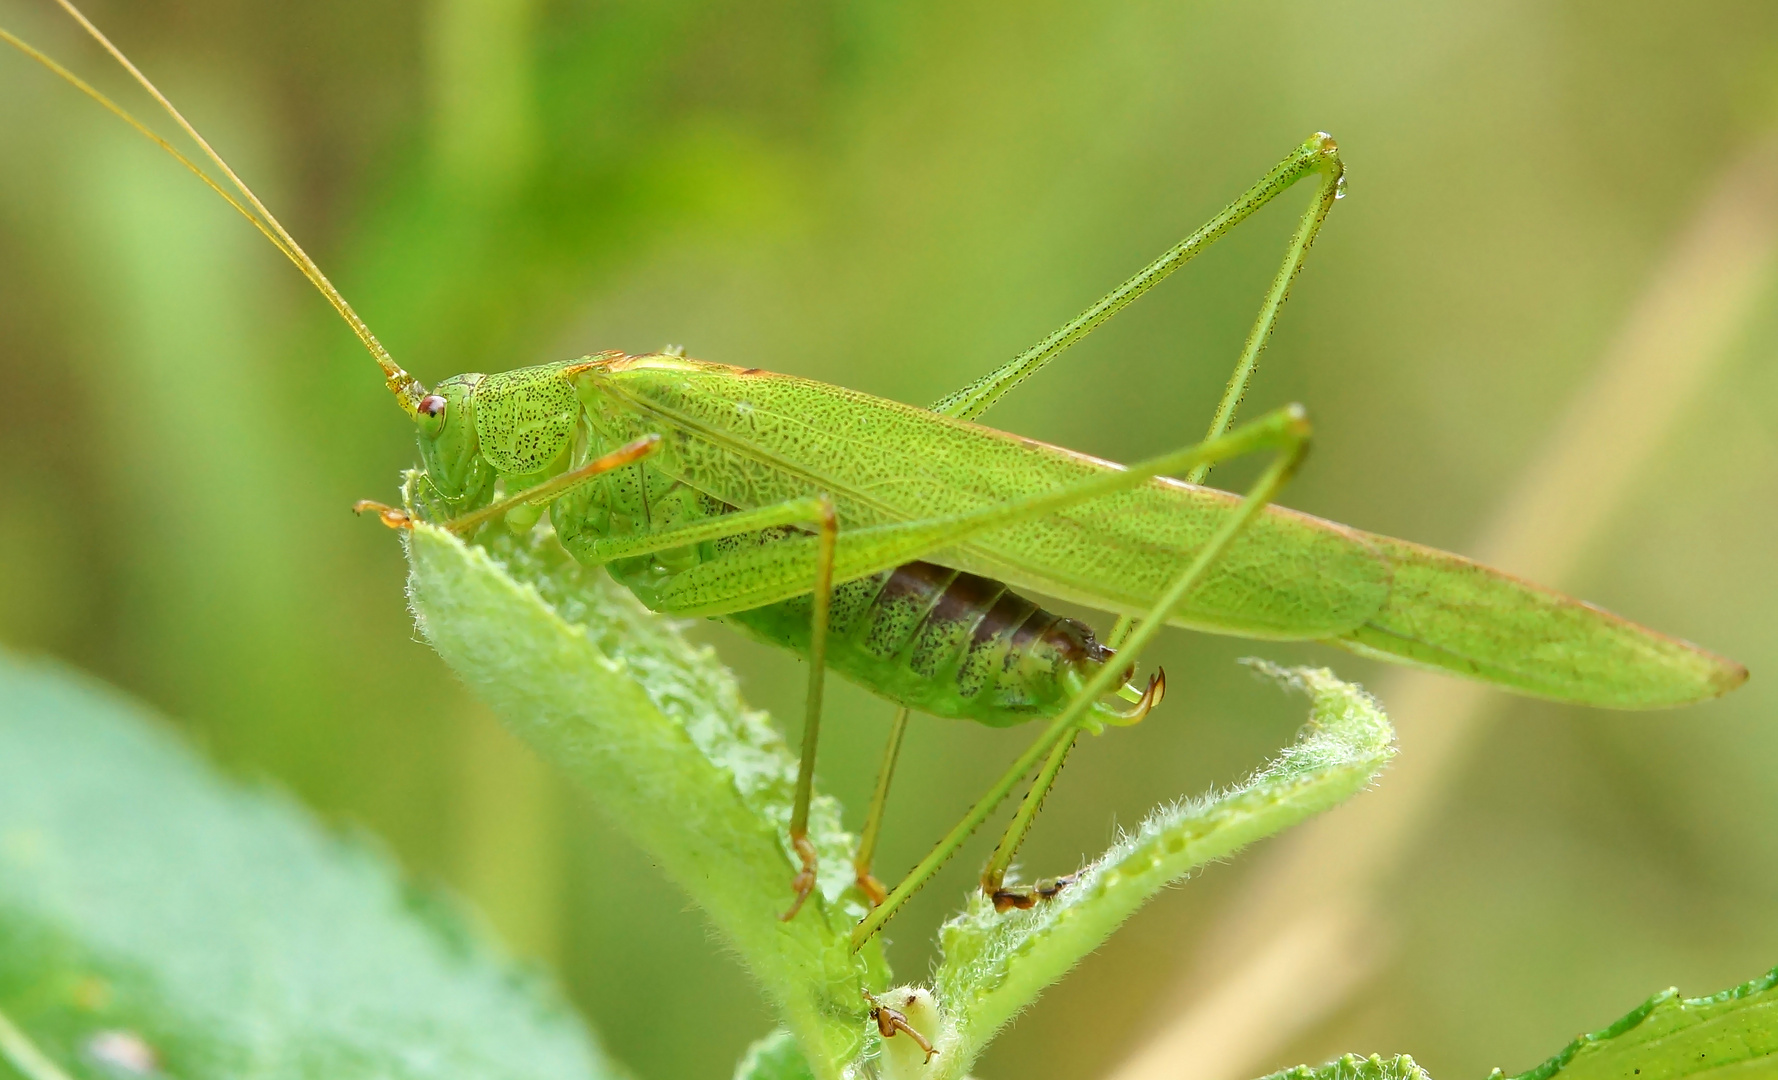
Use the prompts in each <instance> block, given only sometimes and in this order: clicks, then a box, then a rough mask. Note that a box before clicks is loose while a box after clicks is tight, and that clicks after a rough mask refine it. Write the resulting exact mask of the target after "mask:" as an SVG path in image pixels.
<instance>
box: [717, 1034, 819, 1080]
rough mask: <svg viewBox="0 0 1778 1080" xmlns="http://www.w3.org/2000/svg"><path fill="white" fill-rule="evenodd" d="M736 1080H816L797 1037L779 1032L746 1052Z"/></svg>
mask: <svg viewBox="0 0 1778 1080" xmlns="http://www.w3.org/2000/svg"><path fill="white" fill-rule="evenodd" d="M735 1080H815V1074H814V1073H813V1072H812V1071H810V1069H809V1059H807V1058H805V1057H803V1051H802V1048H801V1047H799V1046H798V1045H797V1044H796V1036H794V1035H792V1034H791V1033H790V1032H788V1031H785V1030H784V1029H782V1028H779V1029H778V1030H777V1031H774V1032H772V1033H771V1034H770V1035H767V1036H766V1037H765V1038H763V1039H760V1040H759V1041H757V1042H755V1043H754V1044H753V1045H752V1046H749V1047H748V1048H747V1053H746V1054H745V1055H743V1056H742V1058H741V1061H740V1063H739V1064H738V1065H736V1066H735Z"/></svg>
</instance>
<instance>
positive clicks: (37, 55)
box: [0, 0, 426, 416]
mask: <svg viewBox="0 0 1778 1080" xmlns="http://www.w3.org/2000/svg"><path fill="white" fill-rule="evenodd" d="M56 3H58V4H60V5H61V6H62V8H63V10H65V11H66V12H67V13H68V14H69V15H71V16H73V17H74V20H75V21H76V22H78V23H79V24H80V25H81V28H82V29H84V30H85V31H86V32H87V33H88V34H90V35H91V36H92V38H93V40H94V41H97V42H98V43H99V44H100V45H103V46H104V47H105V51H106V52H108V53H110V54H111V57H112V59H114V60H116V61H117V62H118V63H119V64H121V65H123V69H124V70H125V71H127V72H129V73H130V75H131V77H132V78H134V79H135V80H136V82H138V83H140V84H141V86H142V88H143V89H144V90H146V91H148V93H149V95H150V96H152V97H153V98H154V100H155V101H157V102H159V103H160V106H161V108H163V109H165V110H166V111H167V115H169V116H171V117H172V118H173V120H174V122H175V123H177V124H178V125H179V127H180V129H181V130H183V131H184V132H185V133H186V134H187V135H189V136H190V137H191V139H192V141H193V142H195V143H197V144H198V146H199V147H201V148H202V149H203V151H204V156H206V157H208V158H209V159H210V160H211V161H212V162H214V163H215V164H216V167H217V168H218V169H221V170H222V174H223V175H224V176H225V177H227V178H228V182H229V183H230V184H232V185H233V186H234V188H235V190H236V191H238V192H240V194H241V196H242V198H244V199H245V200H246V202H245V203H243V202H242V201H241V199H237V198H236V197H235V196H234V195H232V194H230V193H229V192H228V190H227V189H226V188H224V187H223V186H222V185H221V184H220V183H218V182H217V181H216V179H215V178H214V177H212V176H211V175H210V174H209V173H207V172H205V171H204V170H203V168H202V167H201V166H199V165H198V163H197V162H195V161H193V160H191V159H190V158H189V157H186V156H185V155H184V154H182V153H180V152H179V150H177V149H176V148H175V147H174V146H173V144H171V143H169V142H168V141H167V140H165V139H163V138H161V137H160V136H159V135H157V134H155V132H154V131H153V129H151V128H149V127H148V125H146V124H144V123H142V121H140V120H137V119H136V118H135V117H134V116H131V115H130V114H129V112H127V111H126V110H125V109H124V108H123V107H122V106H121V105H119V104H117V103H116V102H115V101H112V100H111V99H110V98H108V97H106V96H105V95H104V94H102V93H100V92H99V91H98V90H97V89H96V88H94V87H93V86H92V85H91V84H89V83H88V82H86V80H84V79H82V78H80V76H78V75H76V74H74V73H73V72H72V71H69V70H68V69H67V68H65V67H63V66H62V65H61V64H58V63H56V61H54V60H53V59H51V58H50V57H48V56H46V55H44V53H42V52H41V51H39V50H38V49H36V48H34V47H32V46H31V45H30V44H28V43H27V42H25V41H23V40H22V39H20V38H19V37H18V36H17V35H15V34H13V33H11V32H9V31H7V30H6V29H4V28H0V39H3V40H4V41H5V42H6V43H7V44H8V45H11V46H12V47H13V48H15V49H17V50H19V51H20V52H22V53H24V54H25V55H26V56H29V57H30V58H31V59H33V60H35V61H37V62H38V63H39V64H42V65H43V66H44V67H46V68H48V69H49V70H50V71H52V72H54V73H55V74H56V75H58V76H60V77H61V78H62V79H63V80H65V81H66V82H67V83H68V84H69V85H71V86H73V87H74V88H75V89H77V90H79V91H80V92H81V93H83V94H85V95H86V96H87V97H90V98H92V99H93V100H94V101H96V102H98V103H99V104H100V105H103V106H104V107H105V108H106V109H108V110H110V111H111V112H112V113H113V114H115V115H116V116H117V117H118V118H119V119H121V120H123V122H124V123H126V124H128V125H130V126H131V127H133V128H135V129H136V131H137V132H139V133H140V134H141V135H142V137H143V138H146V139H148V140H149V141H150V142H152V143H154V144H155V145H156V146H158V147H160V148H161V149H162V150H165V151H166V152H167V153H169V154H171V155H173V157H174V158H175V159H176V160H178V162H179V163H180V164H181V165H184V166H185V167H186V168H187V169H190V170H191V171H192V172H193V173H194V174H195V175H196V176H197V178H198V179H199V180H202V181H203V182H204V184H205V185H206V186H208V187H209V188H210V190H211V191H214V192H215V193H216V194H218V195H220V196H222V198H223V199H224V200H226V201H227V202H228V204H229V205H230V206H232V207H234V208H235V209H236V210H237V211H239V212H240V214H241V216H242V217H244V218H246V219H247V220H248V221H250V222H252V223H253V227H254V228H256V229H258V230H259V231H260V233H262V234H263V235H264V236H265V238H266V239H267V240H270V241H271V242H272V246H273V247H275V248H277V249H278V250H279V251H282V252H283V253H284V255H285V256H286V257H287V258H288V259H289V260H290V261H291V262H293V263H295V264H296V268H297V269H298V270H301V271H302V274H303V276H304V277H306V278H308V279H309V282H310V283H311V284H313V285H314V286H315V288H317V289H319V290H320V291H321V295H322V296H325V297H327V302H328V303H330V304H332V305H333V309H334V310H335V311H337V312H339V313H340V318H342V319H344V320H346V325H347V326H350V327H351V328H352V332H353V333H354V334H357V335H358V340H359V341H361V342H363V343H364V347H365V348H366V349H368V350H369V351H370V355H371V358H372V359H374V360H375V361H376V362H377V366H378V367H380V368H382V369H383V380H384V382H386V383H388V385H389V392H390V393H392V394H394V395H395V400H396V402H397V403H398V404H400V405H401V407H402V409H403V410H404V411H405V412H406V413H407V414H408V415H409V416H415V415H417V414H418V410H419V404H420V398H421V397H422V396H424V395H425V393H426V390H425V388H424V387H422V386H421V385H420V383H419V382H418V380H416V379H415V378H414V377H413V376H412V375H409V374H408V373H407V372H406V371H403V370H402V368H401V365H400V364H397V363H396V362H395V358H394V357H393V356H390V355H389V350H388V349H385V348H383V343H382V342H380V341H378V340H377V336H376V335H375V334H373V333H371V331H370V327H369V326H367V325H365V322H364V320H363V319H361V318H359V317H358V313H357V312H356V311H353V310H352V305H351V304H349V303H347V302H346V298H345V297H344V296H341V295H340V291H339V290H338V289H336V288H334V287H333V282H331V281H329V280H327V275H326V274H323V273H322V272H321V268H320V267H319V266H317V265H315V260H313V259H311V258H309V253H308V252H306V251H304V250H303V249H302V245H301V244H298V243H297V242H296V239H295V238H294V237H292V236H291V235H290V234H289V233H288V232H286V231H285V230H284V226H283V225H282V224H280V223H279V222H278V219H277V217H275V216H274V215H273V214H272V212H271V211H270V210H267V209H266V207H265V204H264V203H262V202H260V201H259V196H257V195H255V194H253V189H252V188H250V187H248V186H247V184H246V183H245V182H244V181H243V180H242V179H241V178H240V177H239V176H238V175H236V174H235V171H234V170H233V169H231V168H229V164H228V162H226V161H224V160H223V159H222V155H221V154H218V153H217V152H216V151H215V149H213V148H212V147H211V146H210V143H209V142H208V140H206V139H205V138H204V137H203V136H202V135H200V134H198V129H197V128H195V127H192V126H191V122H190V121H188V120H186V119H185V116H184V114H182V113H181V112H180V111H179V110H178V109H177V108H175V107H174V105H173V103H172V102H171V101H169V100H167V96H166V95H165V94H163V93H161V92H160V89H159V88H158V87H156V86H155V85H154V83H152V82H150V81H149V79H148V76H146V75H144V74H142V72H141V70H140V69H139V68H137V67H136V65H135V64H133V63H131V62H130V58H129V57H127V56H125V55H124V54H123V52H122V50H120V49H119V48H118V47H117V46H116V45H113V44H112V43H111V39H110V38H108V37H106V36H105V35H104V34H103V33H102V32H101V31H100V30H99V28H98V27H96V26H94V25H93V24H92V20H90V19H88V18H87V17H86V16H85V15H84V14H82V13H81V11H80V9H79V8H77V7H75V6H74V5H73V3H71V2H70V0H56Z"/></svg>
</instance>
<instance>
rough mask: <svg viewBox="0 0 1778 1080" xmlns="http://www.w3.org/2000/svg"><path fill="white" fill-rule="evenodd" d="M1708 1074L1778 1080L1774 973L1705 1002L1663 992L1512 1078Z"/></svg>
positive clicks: (1665, 1079) (1661, 1078)
mask: <svg viewBox="0 0 1778 1080" xmlns="http://www.w3.org/2000/svg"><path fill="white" fill-rule="evenodd" d="M1503 1075H1504V1074H1503V1073H1502V1072H1501V1071H1500V1070H1499V1069H1495V1070H1494V1074H1493V1078H1490V1080H1494V1078H1498V1077H1501V1076H1503ZM1705 1076H1709V1077H1718V1076H1721V1077H1727V1076H1734V1077H1736V1078H1737V1080H1751V1078H1753V1077H1766V1076H1778V968H1774V969H1773V970H1771V971H1769V972H1767V973H1766V974H1765V975H1763V976H1761V977H1760V978H1757V979H1754V980H1753V981H1751V982H1748V983H1743V984H1742V985H1740V986H1737V987H1735V988H1734V989H1732V990H1724V991H1723V992H1722V993H1720V994H1713V995H1711V996H1710V997H1702V998H1682V997H1680V996H1679V991H1678V990H1673V989H1669V990H1664V991H1662V992H1661V993H1659V994H1656V995H1655V996H1654V997H1651V998H1649V999H1648V1000H1647V1001H1645V1002H1643V1003H1642V1004H1641V1005H1640V1006H1638V1007H1637V1008H1635V1009H1633V1010H1631V1011H1630V1013H1629V1014H1628V1015H1627V1016H1625V1017H1624V1018H1623V1019H1621V1020H1619V1021H1618V1022H1617V1023H1615V1024H1612V1025H1611V1026H1610V1027H1608V1028H1605V1029H1604V1030H1603V1031H1596V1032H1594V1033H1592V1034H1591V1035H1582V1036H1581V1037H1580V1038H1578V1039H1576V1040H1574V1041H1573V1042H1572V1043H1569V1044H1568V1046H1567V1047H1565V1048H1564V1049H1563V1050H1562V1052H1561V1053H1559V1054H1557V1055H1556V1056H1555V1057H1553V1058H1550V1059H1549V1060H1548V1061H1546V1062H1544V1063H1543V1064H1542V1065H1539V1066H1538V1067H1537V1068H1535V1069H1532V1070H1531V1071H1529V1072H1526V1073H1523V1074H1521V1075H1520V1076H1519V1077H1516V1078H1515V1080H1552V1078H1556V1077H1560V1080H1591V1078H1595V1077H1598V1078H1605V1077H1610V1078H1612V1080H1620V1078H1624V1077H1634V1078H1635V1080H1678V1078H1680V1077H1705Z"/></svg>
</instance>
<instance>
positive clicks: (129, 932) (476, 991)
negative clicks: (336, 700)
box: [0, 653, 618, 1080]
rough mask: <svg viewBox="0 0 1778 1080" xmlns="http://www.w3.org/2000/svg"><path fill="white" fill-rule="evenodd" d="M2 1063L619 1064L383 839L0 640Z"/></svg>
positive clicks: (374, 1067) (29, 1066) (500, 1071)
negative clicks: (330, 823)
mask: <svg viewBox="0 0 1778 1080" xmlns="http://www.w3.org/2000/svg"><path fill="white" fill-rule="evenodd" d="M33 1054H37V1055H41V1059H40V1060H35V1061H34V1060H33ZM0 1060H5V1061H9V1062H10V1063H11V1064H12V1067H13V1068H15V1069H18V1070H19V1071H21V1072H22V1073H23V1074H24V1075H26V1076H29V1077H33V1078H41V1077H49V1076H54V1075H55V1073H54V1072H53V1071H47V1070H49V1069H50V1068H51V1067H50V1066H48V1065H47V1064H46V1063H47V1062H53V1063H54V1064H55V1066H59V1067H60V1068H61V1069H63V1070H66V1071H67V1072H68V1073H70V1074H72V1075H75V1076H80V1077H108V1078H112V1080H115V1078H116V1077H118V1076H125V1075H132V1074H137V1075H139V1074H141V1069H139V1068H138V1069H135V1070H134V1072H133V1073H132V1070H131V1069H130V1068H129V1067H127V1066H128V1065H129V1063H130V1062H131V1061H132V1060H133V1061H134V1062H135V1064H136V1065H142V1064H145V1063H147V1062H149V1061H152V1062H153V1063H154V1064H155V1066H156V1068H157V1071H158V1074H159V1075H165V1076H177V1077H179V1078H181V1080H205V1078H217V1080H221V1078H225V1077H228V1078H233V1077H242V1076H254V1077H259V1078H267V1080H271V1078H278V1080H284V1078H290V1080H295V1078H311V1077H312V1078H317V1080H321V1078H326V1080H349V1078H352V1077H377V1078H397V1077H399V1078H449V1077H465V1078H467V1077H477V1078H499V1077H512V1078H520V1077H526V1078H536V1077H550V1078H561V1080H570V1078H574V1080H599V1078H606V1077H613V1076H616V1075H618V1073H617V1072H616V1071H615V1070H614V1069H613V1068H612V1067H611V1066H610V1065H609V1064H607V1062H606V1061H605V1059H604V1057H603V1056H602V1055H601V1053H600V1052H599V1050H598V1047H597V1046H595V1045H594V1043H593V1041H592V1039H591V1038H590V1037H589V1035H588V1034H587V1031H586V1029H585V1028H584V1027H583V1026H582V1024H581V1023H580V1022H579V1021H578V1020H577V1019H576V1018H575V1016H574V1015H573V1014H572V1013H571V1012H570V1010H569V1009H568V1007H567V1006H566V1005H565V1004H564V1003H563V1001H562V1000H561V998H560V997H558V996H557V995H556V994H555V992H554V991H553V990H552V989H551V988H550V987H549V986H548V985H547V984H546V983H544V981H543V980H541V979H539V978H537V977H534V976H530V975H526V974H524V973H523V972H521V971H520V970H518V969H516V968H515V967H514V966H513V965H512V964H511V963H509V962H507V961H506V960H504V959H503V958H501V957H500V956H499V955H497V954H496V953H495V952H494V950H493V949H492V948H491V947H490V946H489V945H488V944H487V943H486V942H485V941H484V940H483V938H482V936H481V934H480V933H479V932H478V931H477V930H476V929H475V928H474V927H473V926H472V925H470V924H469V923H468V922H467V921H466V920H465V919H463V918H462V917H460V916H459V914H458V913H457V912H456V911H454V910H453V909H452V908H451V907H450V905H449V904H447V903H444V902H441V901H440V900H439V899H437V898H436V897H429V896H427V895H425V894H423V893H420V892H417V891H415V890H413V889H411V888H409V887H407V886H405V885H403V883H402V882H401V880H400V878H399V877H398V875H397V874H396V873H395V871H394V869H393V868H392V866H391V864H390V862H389V860H388V859H387V858H386V857H385V856H384V855H383V854H382V853H381V852H380V851H378V850H376V849H374V848H373V847H371V846H370V845H368V844H366V843H363V842H347V841H344V840H342V839H340V838H338V837H336V836H333V835H331V834H330V833H328V832H327V831H326V830H324V829H322V828H320V827H318V826H317V824H316V823H315V821H314V820H313V819H312V818H311V817H310V816H309V815H308V814H307V813H306V812H304V811H303V810H302V809H301V808H300V807H298V806H296V805H295V804H294V803H293V802H292V801H291V800H289V799H288V798H285V797H282V796H280V795H279V794H277V793H276V792H270V791H264V790H250V789H246V788H244V787H242V786H241V785H239V784H236V783H232V782H229V781H225V780H223V779H220V778H218V777H217V776H216V775H215V774H214V773H213V772H211V770H210V769H209V768H208V767H207V766H206V765H205V764H204V763H203V762H202V761H201V760H200V759H199V758H198V757H197V756H196V755H195V754H193V753H192V752H191V751H190V750H189V749H188V748H187V747H186V746H184V745H183V744H182V743H181V742H180V741H179V740H178V739H177V738H176V737H175V736H174V735H173V734H172V733H171V732H170V731H169V730H168V729H166V728H165V727H164V726H163V725H162V724H161V723H159V722H158V720H157V718H155V717H154V716H152V715H151V714H150V713H149V712H148V711H147V710H146V709H144V708H143V707H142V706H140V705H137V704H134V703H133V702H130V701H128V700H126V699H124V698H122V697H121V696H119V695H118V694H117V693H116V692H114V691H111V690H109V689H107V688H105V687H103V686H101V685H99V684H97V683H95V682H93V681H91V680H89V679H87V678H85V677H83V676H81V675H79V674H77V673H75V672H72V671H69V670H67V669H64V668H61V667H59V666H57V665H54V664H51V663H47V662H42V661H35V662H28V661H24V660H20V659H17V658H14V657H11V656H9V655H7V654H5V653H0ZM4 1072H5V1069H4V1068H3V1067H0V1074H3V1073H4Z"/></svg>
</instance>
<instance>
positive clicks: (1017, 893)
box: [988, 874, 1080, 911]
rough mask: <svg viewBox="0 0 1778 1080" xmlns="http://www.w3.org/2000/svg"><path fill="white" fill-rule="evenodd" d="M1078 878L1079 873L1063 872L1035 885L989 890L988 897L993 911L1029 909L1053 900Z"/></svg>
mask: <svg viewBox="0 0 1778 1080" xmlns="http://www.w3.org/2000/svg"><path fill="white" fill-rule="evenodd" d="M1079 878H1080V875H1079V874H1063V875H1062V876H1061V877H1053V878H1044V879H1043V880H1041V881H1039V882H1038V883H1037V884H1035V885H1010V886H1006V887H1003V888H998V889H993V890H991V891H989V893H988V899H990V900H992V901H993V902H994V910H995V911H1011V910H1012V909H1013V908H1018V909H1019V910H1020V911H1029V910H1031V909H1032V908H1034V907H1036V906H1037V905H1038V904H1039V903H1042V902H1043V901H1046V900H1054V899H1055V898H1056V896H1057V895H1058V894H1060V893H1061V891H1062V890H1063V889H1066V888H1067V887H1068V886H1070V885H1072V884H1074V883H1075V881H1077V880H1078V879H1079Z"/></svg>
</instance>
